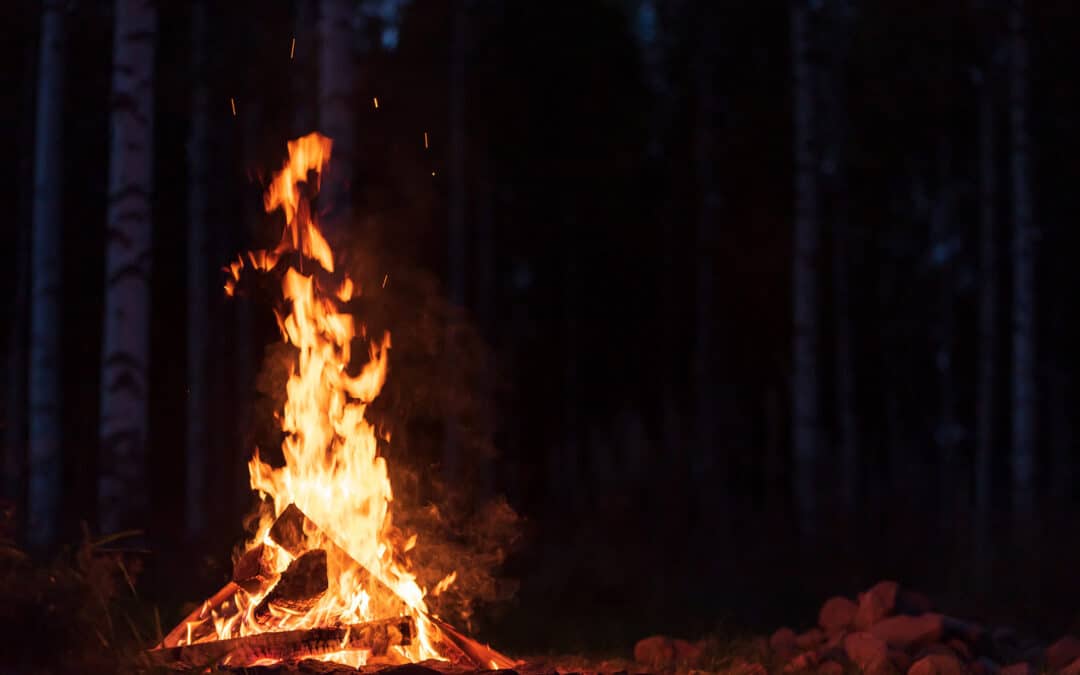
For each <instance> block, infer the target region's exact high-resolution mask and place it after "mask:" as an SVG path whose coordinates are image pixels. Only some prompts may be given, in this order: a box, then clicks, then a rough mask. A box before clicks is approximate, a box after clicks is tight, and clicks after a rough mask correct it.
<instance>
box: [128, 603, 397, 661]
mask: <svg viewBox="0 0 1080 675" xmlns="http://www.w3.org/2000/svg"><path fill="white" fill-rule="evenodd" d="M415 630H416V627H415V625H414V623H413V619H412V617H409V616H400V617H394V618H392V619H382V620H380V621H369V622H367V623H360V624H354V625H351V626H339V627H334V628H308V629H305V630H289V631H279V632H273V633H259V634H258V635H248V636H245V637H238V638H229V639H227V640H211V641H210V642H197V643H195V644H193V645H184V646H182V647H159V648H157V649H151V650H149V651H147V652H146V665H148V666H150V667H155V666H156V667H168V668H177V669H185V670H186V669H193V668H209V667H213V666H228V665H238V666H249V665H251V664H254V663H257V662H259V661H262V660H264V659H265V660H271V661H299V660H301V659H305V658H309V657H313V656H322V655H324V654H331V653H333V652H337V651H344V650H361V649H364V650H368V651H369V652H370V653H371V655H372V656H383V655H384V654H386V653H387V652H388V651H389V649H390V647H394V646H398V645H408V644H410V643H411V641H412V636H413V633H415Z"/></svg>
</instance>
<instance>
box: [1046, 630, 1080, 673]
mask: <svg viewBox="0 0 1080 675" xmlns="http://www.w3.org/2000/svg"><path fill="white" fill-rule="evenodd" d="M1077 659H1080V639H1077V638H1075V637H1073V636H1071V635H1066V636H1065V637H1063V638H1061V639H1060V640H1058V641H1057V642H1055V643H1054V644H1052V645H1050V646H1049V647H1047V648H1046V667H1047V668H1049V669H1050V670H1061V669H1062V668H1064V667H1065V666H1067V665H1069V664H1070V663H1072V662H1073V661H1075V660H1077Z"/></svg>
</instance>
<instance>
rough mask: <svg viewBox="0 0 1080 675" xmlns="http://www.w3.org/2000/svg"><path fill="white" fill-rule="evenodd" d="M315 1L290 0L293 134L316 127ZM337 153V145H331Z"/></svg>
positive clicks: (301, 134) (316, 15) (305, 132)
mask: <svg viewBox="0 0 1080 675" xmlns="http://www.w3.org/2000/svg"><path fill="white" fill-rule="evenodd" d="M317 9H318V5H317V4H316V2H315V0H295V2H294V3H293V26H294V28H293V39H294V40H295V41H296V42H295V43H294V44H293V45H292V100H293V133H292V135H293V137H299V136H303V135H305V134H308V133H311V132H312V131H315V127H316V120H315V100H316V98H315V97H316V93H315V88H314V87H313V86H312V83H313V82H316V81H317V73H318V68H317V67H316V62H315V56H316V54H315V50H316V41H315V38H316V28H317V26H318V23H317V22H318V11H317ZM334 154H335V155H336V154H337V147H336V145H335V147H334Z"/></svg>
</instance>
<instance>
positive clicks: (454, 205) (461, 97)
mask: <svg viewBox="0 0 1080 675" xmlns="http://www.w3.org/2000/svg"><path fill="white" fill-rule="evenodd" d="M452 21H453V29H452V30H453V32H452V35H451V38H450V40H451V42H450V59H449V61H450V72H449V79H450V91H449V96H450V101H449V113H450V119H449V130H450V138H449V139H448V140H449V146H448V147H447V163H448V167H447V169H448V170H447V178H448V180H449V194H448V196H447V198H448V205H447V214H446V221H447V287H448V290H449V292H450V302H451V303H452V304H453V305H454V306H455V307H457V308H464V306H465V292H466V290H465V285H466V276H467V271H466V270H467V268H466V251H467V248H468V244H467V237H468V234H467V232H466V231H465V28H466V26H465V24H466V16H465V1H464V0H456V1H455V2H454V8H453V18H452ZM454 323H455V322H451V325H450V326H449V331H450V333H449V334H448V335H447V343H446V344H447V350H446V357H447V359H448V360H449V363H448V373H449V374H450V376H451V377H460V376H461V375H460V366H459V365H458V363H459V362H460V355H459V354H457V353H456V348H457V344H456V343H457V340H456V337H455V335H454V331H455V325H454ZM456 414H457V413H456V410H454V409H453V406H451V410H450V411H449V412H448V416H449V417H450V419H447V421H446V438H445V443H444V445H445V447H444V452H443V464H444V469H445V471H446V477H447V479H448V480H450V481H453V480H454V479H456V478H457V476H458V474H459V472H460V470H461V439H460V438H459V436H458V434H457V425H458V421H457V420H456V419H453V417H455V416H456Z"/></svg>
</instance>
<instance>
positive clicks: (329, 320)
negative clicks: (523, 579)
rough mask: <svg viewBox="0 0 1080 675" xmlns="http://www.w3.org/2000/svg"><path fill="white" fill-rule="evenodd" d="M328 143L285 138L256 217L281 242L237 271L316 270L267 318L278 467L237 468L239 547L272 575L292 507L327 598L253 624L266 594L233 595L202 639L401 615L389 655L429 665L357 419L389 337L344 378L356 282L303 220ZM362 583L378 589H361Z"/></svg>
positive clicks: (372, 441) (315, 137) (421, 608)
mask: <svg viewBox="0 0 1080 675" xmlns="http://www.w3.org/2000/svg"><path fill="white" fill-rule="evenodd" d="M331 147H332V142H331V140H330V139H329V138H326V137H324V136H321V135H319V134H317V133H312V134H309V135H307V136H304V137H302V138H299V139H296V140H295V141H291V142H289V144H288V149H289V159H288V160H287V161H286V163H285V165H284V167H283V168H282V170H281V171H280V172H279V173H277V174H276V175H275V176H274V178H273V180H272V182H271V183H270V185H269V187H268V189H267V191H266V194H265V200H264V205H265V208H266V210H267V212H268V213H269V212H273V211H275V210H277V209H281V210H282V211H283V212H284V215H285V220H286V227H285V231H284V234H283V236H282V239H281V243H280V244H279V245H278V246H277V247H276V248H275V249H273V250H267V251H254V252H251V253H249V254H248V256H247V260H248V263H250V265H251V266H252V267H255V268H256V269H260V270H269V269H272V268H274V267H275V266H276V265H277V264H278V262H279V261H281V260H284V259H286V254H292V253H295V254H299V255H298V256H297V258H296V259H297V260H298V261H302V260H303V259H305V258H306V259H310V260H313V261H315V262H317V263H318V266H319V267H320V268H321V269H322V272H320V271H319V270H318V269H315V270H312V272H311V273H310V274H307V275H305V274H304V273H302V272H301V271H300V269H303V268H302V267H301V268H300V269H298V268H297V267H293V266H290V267H288V268H287V269H286V271H285V274H284V278H283V281H282V293H283V296H284V298H285V300H286V301H287V305H288V307H289V311H288V314H286V315H285V316H281V315H280V314H279V316H278V325H279V326H280V328H281V332H282V336H283V338H284V339H285V340H287V341H288V342H289V343H290V344H292V345H293V346H294V347H296V349H297V351H298V357H297V361H296V363H295V365H294V366H293V368H292V371H291V374H290V376H289V380H288V385H287V393H288V399H287V401H286V403H285V407H284V410H283V411H282V415H281V428H282V430H283V431H284V432H285V440H284V442H283V444H282V451H283V454H284V457H285V464H284V466H280V467H273V466H270V465H269V464H268V463H266V462H264V461H263V460H262V459H261V458H260V456H259V454H258V451H257V450H256V453H255V455H254V457H253V458H252V459H251V461H250V462H249V464H248V469H249V473H250V477H251V487H252V489H254V490H256V491H258V492H259V493H260V494H261V495H262V496H263V497H264V498H265V499H266V500H267V503H266V507H267V508H265V509H264V512H263V514H262V517H261V520H260V524H259V527H258V531H257V534H256V536H255V538H254V539H253V540H252V541H251V542H250V543H249V544H248V549H249V550H250V549H252V548H254V547H256V546H259V545H262V546H263V547H264V549H263V550H264V555H265V556H267V557H268V560H269V564H270V565H271V566H272V568H273V570H274V571H275V572H276V573H277V574H280V573H282V572H283V571H284V570H285V569H286V567H287V566H288V565H289V563H290V562H291V561H292V560H293V556H292V555H291V554H290V553H289V552H288V551H286V550H285V549H283V548H281V547H280V546H278V545H277V544H276V543H274V541H273V540H272V539H271V538H270V528H271V526H272V525H273V523H274V520H275V518H276V517H277V516H279V515H281V513H282V512H283V511H284V510H285V509H286V507H288V506H289V505H290V504H296V505H297V506H298V507H299V508H300V509H301V510H302V511H303V512H304V513H305V514H306V515H307V516H308V517H309V518H310V519H311V520H312V521H313V522H315V523H317V524H318V525H319V526H320V527H321V528H322V530H323V531H322V533H320V535H318V536H326V537H328V538H329V539H330V540H332V542H333V543H335V544H336V545H337V546H339V547H340V548H341V549H343V550H344V551H345V553H347V554H348V555H335V554H334V551H337V550H338V549H337V548H336V547H331V546H326V547H325V548H326V549H327V551H328V559H327V570H328V591H327V592H326V593H325V594H324V595H322V596H321V598H320V599H319V601H318V603H317V604H316V605H315V606H314V607H312V608H311V609H309V610H307V611H304V612H296V611H290V610H289V609H288V608H284V607H275V606H274V605H273V604H272V603H271V604H270V619H269V620H267V618H266V617H265V616H263V617H262V618H261V619H257V618H256V616H255V612H254V609H255V607H256V606H257V605H258V604H259V603H260V602H261V601H262V600H263V597H264V596H265V595H266V593H267V590H266V589H263V590H260V591H257V592H254V593H248V592H247V591H243V590H241V591H238V592H237V594H236V597H235V598H234V607H233V611H232V612H231V613H230V612H225V611H221V612H220V613H219V612H217V611H215V612H214V615H213V622H214V626H215V631H214V633H215V634H214V635H212V636H209V637H211V638H212V639H221V638H227V637H235V636H243V635H250V634H254V633H260V632H266V631H271V630H274V631H277V630H292V629H297V628H309V627H316V626H322V625H341V624H353V623H359V622H363V621H369V620H373V619H377V618H383V617H385V616H387V613H388V612H390V611H392V610H390V609H389V608H391V607H397V608H398V610H399V611H400V608H402V607H404V611H406V612H408V613H410V614H412V615H413V617H414V618H415V620H416V626H417V632H418V635H417V636H416V638H417V639H414V640H413V641H412V644H411V645H410V646H408V647H397V648H395V649H397V650H399V651H398V655H399V656H400V657H401V658H404V659H408V660H411V661H418V660H423V659H428V658H440V657H439V654H438V652H437V651H436V649H435V648H434V647H433V646H432V643H431V640H432V638H431V635H432V630H431V626H430V624H429V622H428V621H427V619H426V616H427V614H426V611H427V610H426V606H425V604H424V596H425V592H424V591H423V590H422V589H421V588H420V586H419V585H418V584H417V582H416V579H415V577H414V576H413V575H412V574H410V573H409V572H408V571H406V570H405V569H402V568H401V566H399V564H398V563H397V562H395V553H404V551H401V552H398V551H396V550H395V549H394V546H393V544H392V543H391V541H390V538H389V537H388V536H387V535H388V528H389V526H390V520H391V518H390V505H391V502H392V501H393V492H392V490H391V487H390V478H389V475H388V473H387V466H386V460H385V459H384V458H383V457H381V456H379V453H378V444H377V441H378V438H377V435H376V430H375V428H374V427H373V426H372V424H371V422H369V421H368V420H367V418H366V417H365V411H366V409H367V407H368V405H370V403H371V402H372V401H373V400H375V398H376V397H377V396H378V395H379V392H380V390H381V389H382V386H383V383H384V382H385V380H386V372H387V352H388V351H389V349H390V336H389V334H386V335H383V336H381V337H379V338H378V339H372V340H370V342H369V347H368V350H367V357H368V359H367V361H366V363H364V365H363V367H362V368H360V371H359V373H358V374H357V375H355V376H354V375H350V374H349V372H350V369H349V365H350V363H351V361H352V353H351V344H352V341H353V339H354V337H356V336H357V334H358V332H359V335H360V336H361V337H367V334H366V330H365V328H364V326H363V325H362V324H360V325H358V324H357V323H356V322H355V321H354V319H353V317H352V316H351V315H349V314H346V313H344V312H342V311H341V310H340V303H342V302H346V301H348V300H349V299H351V298H352V297H353V293H354V290H355V289H356V286H355V285H354V283H353V282H352V280H351V279H349V277H348V276H347V275H341V278H340V279H339V280H338V281H336V282H333V283H332V282H328V281H327V279H328V278H329V277H330V276H331V275H332V273H333V272H334V259H333V252H332V251H331V249H330V246H329V245H328V244H327V242H326V239H325V238H324V237H323V235H322V233H321V232H320V231H319V229H318V227H317V225H316V223H315V222H314V221H313V219H312V214H311V209H310V206H309V201H308V199H309V197H310V196H311V195H310V194H305V186H306V191H307V192H308V193H312V191H313V190H317V189H318V181H319V175H320V173H321V171H322V170H323V168H324V167H325V166H326V164H327V162H328V161H329V159H330V150H331ZM288 258H289V259H291V258H292V256H291V255H290V256H288ZM300 264H302V263H300ZM244 266H245V262H244V258H243V257H241V258H239V259H238V260H237V261H236V262H234V263H232V264H231V265H230V266H229V267H228V268H226V271H228V272H229V273H230V274H231V279H230V280H229V282H228V283H227V284H226V291H228V292H229V293H230V294H231V293H232V291H233V290H234V288H235V283H236V281H238V280H239V277H240V271H241V269H243V268H244ZM324 273H325V274H324ZM330 286H333V288H329V287H330ZM270 507H272V508H270ZM318 536H315V535H312V537H311V540H310V541H308V542H307V547H308V548H309V549H315V548H320V547H323V544H324V543H325V542H323V541H319V540H318ZM356 563H359V565H357V564H356ZM370 576H374V577H375V578H376V579H377V580H378V581H381V582H382V584H378V583H371V581H370ZM451 582H452V579H451V578H449V577H448V580H444V582H440V590H442V589H441V587H442V585H443V583H445V584H449V583H451ZM388 589H389V590H388ZM381 595H389V596H391V597H380V596H381ZM402 603H403V604H402ZM188 641H189V642H190V638H189V640H188ZM329 658H332V659H333V660H335V661H343V662H347V663H351V664H353V665H360V664H362V663H364V662H365V660H366V658H367V655H366V654H365V653H355V652H354V653H347V652H339V653H336V654H333V655H330V657H329Z"/></svg>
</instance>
